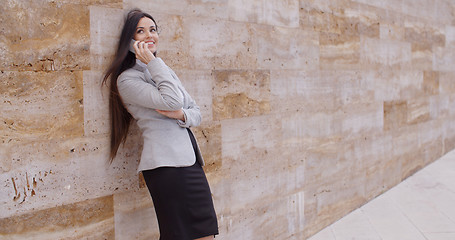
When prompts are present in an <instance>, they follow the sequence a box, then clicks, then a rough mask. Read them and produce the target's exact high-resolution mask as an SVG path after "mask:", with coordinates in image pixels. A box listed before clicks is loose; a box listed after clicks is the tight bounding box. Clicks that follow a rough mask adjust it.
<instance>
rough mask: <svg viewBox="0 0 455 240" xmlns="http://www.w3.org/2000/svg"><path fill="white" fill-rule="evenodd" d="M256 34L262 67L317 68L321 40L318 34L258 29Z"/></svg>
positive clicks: (284, 29)
mask: <svg viewBox="0 0 455 240" xmlns="http://www.w3.org/2000/svg"><path fill="white" fill-rule="evenodd" d="M256 34H257V35H256V36H257V37H256V40H257V44H258V52H257V62H258V66H259V68H261V69H275V70H276V69H293V70H296V69H299V70H305V71H308V70H315V69H318V67H319V47H318V45H319V40H318V34H317V33H316V32H312V31H306V30H299V29H289V28H280V27H270V26H258V27H257V33H256Z"/></svg>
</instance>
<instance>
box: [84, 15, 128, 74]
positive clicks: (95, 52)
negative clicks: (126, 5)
mask: <svg viewBox="0 0 455 240" xmlns="http://www.w3.org/2000/svg"><path fill="white" fill-rule="evenodd" d="M89 9H90V66H91V69H92V70H97V71H102V72H105V71H106V70H107V68H108V67H109V64H110V63H111V61H112V60H113V57H114V54H115V52H116V50H117V47H118V46H117V45H118V41H119V38H120V32H121V30H122V27H123V21H124V17H125V16H124V15H125V14H126V12H125V11H123V10H121V9H116V8H109V7H104V6H90V8H89Z"/></svg>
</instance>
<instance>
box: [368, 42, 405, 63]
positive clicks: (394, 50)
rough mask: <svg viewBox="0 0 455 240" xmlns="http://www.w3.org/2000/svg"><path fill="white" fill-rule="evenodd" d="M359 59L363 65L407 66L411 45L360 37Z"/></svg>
mask: <svg viewBox="0 0 455 240" xmlns="http://www.w3.org/2000/svg"><path fill="white" fill-rule="evenodd" d="M360 44H361V52H360V59H361V61H362V63H364V65H369V66H372V65H377V64H381V65H387V66H395V65H399V66H402V65H409V64H410V62H411V60H412V54H411V44H410V43H407V42H400V41H394V40H385V39H373V38H367V37H361V39H360Z"/></svg>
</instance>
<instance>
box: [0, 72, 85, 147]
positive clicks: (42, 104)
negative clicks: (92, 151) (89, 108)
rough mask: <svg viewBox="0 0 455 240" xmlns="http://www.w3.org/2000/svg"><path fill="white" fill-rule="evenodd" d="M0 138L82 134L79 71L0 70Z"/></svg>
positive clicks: (18, 138) (6, 139) (60, 136)
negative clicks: (1, 115) (0, 135)
mask: <svg viewBox="0 0 455 240" xmlns="http://www.w3.org/2000/svg"><path fill="white" fill-rule="evenodd" d="M0 78H1V83H0V84H1V86H0V89H1V90H0V93H1V95H0V98H1V101H2V102H3V103H4V104H2V114H3V116H4V118H3V121H2V126H1V127H0V131H1V132H2V140H3V142H5V141H11V140H25V139H28V140H31V139H35V140H37V139H41V140H42V139H55V138H69V137H77V136H81V135H82V134H83V100H82V92H83V91H82V72H81V71H75V72H66V71H59V72H29V71H20V72H17V71H2V73H0Z"/></svg>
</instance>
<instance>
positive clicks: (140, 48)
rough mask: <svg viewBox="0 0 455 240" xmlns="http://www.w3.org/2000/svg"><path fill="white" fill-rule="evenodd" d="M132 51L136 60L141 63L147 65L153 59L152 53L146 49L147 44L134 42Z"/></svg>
mask: <svg viewBox="0 0 455 240" xmlns="http://www.w3.org/2000/svg"><path fill="white" fill-rule="evenodd" d="M133 48H134V51H136V58H137V59H139V60H141V62H143V63H145V64H148V63H149V62H150V61H152V60H153V59H155V56H154V55H153V53H152V51H150V49H149V48H148V45H147V43H145V42H139V41H136V42H135V43H134V44H133Z"/></svg>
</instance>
